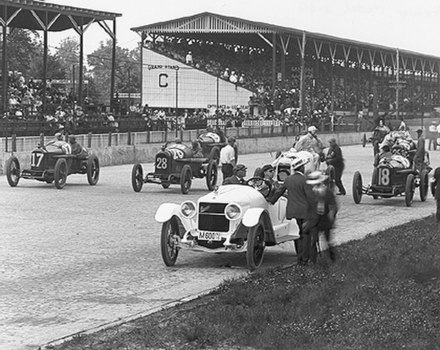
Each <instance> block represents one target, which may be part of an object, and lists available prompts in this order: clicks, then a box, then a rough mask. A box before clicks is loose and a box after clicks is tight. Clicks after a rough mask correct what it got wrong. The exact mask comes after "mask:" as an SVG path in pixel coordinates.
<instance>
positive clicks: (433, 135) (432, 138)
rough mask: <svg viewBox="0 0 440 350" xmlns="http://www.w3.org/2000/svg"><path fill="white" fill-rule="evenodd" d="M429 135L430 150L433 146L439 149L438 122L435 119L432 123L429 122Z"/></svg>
mask: <svg viewBox="0 0 440 350" xmlns="http://www.w3.org/2000/svg"><path fill="white" fill-rule="evenodd" d="M428 137H429V143H428V150H429V151H430V150H431V146H432V147H433V149H434V151H435V150H436V149H437V122H436V121H435V120H433V121H431V123H430V124H429V127H428Z"/></svg>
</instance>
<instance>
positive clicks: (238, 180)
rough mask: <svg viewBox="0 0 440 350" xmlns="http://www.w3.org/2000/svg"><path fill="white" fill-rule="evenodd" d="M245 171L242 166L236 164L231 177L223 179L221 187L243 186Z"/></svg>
mask: <svg viewBox="0 0 440 350" xmlns="http://www.w3.org/2000/svg"><path fill="white" fill-rule="evenodd" d="M246 170H247V168H246V166H245V165H244V164H237V165H236V166H234V168H233V170H232V172H233V175H232V176H229V177H227V178H226V179H224V180H223V183H222V185H239V184H244V183H245V182H246V180H245V179H244V177H245V176H246Z"/></svg>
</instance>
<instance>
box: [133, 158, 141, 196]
mask: <svg viewBox="0 0 440 350" xmlns="http://www.w3.org/2000/svg"><path fill="white" fill-rule="evenodd" d="M143 184H144V172H143V170H142V165H140V164H135V165H133V168H132V169H131V186H132V187H133V190H134V191H135V192H140V191H141V189H142V185H143Z"/></svg>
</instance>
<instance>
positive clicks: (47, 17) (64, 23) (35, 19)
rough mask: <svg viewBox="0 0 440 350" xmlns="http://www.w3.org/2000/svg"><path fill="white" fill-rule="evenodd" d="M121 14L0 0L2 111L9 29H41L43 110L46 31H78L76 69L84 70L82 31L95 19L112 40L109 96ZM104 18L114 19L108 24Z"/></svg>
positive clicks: (5, 96)
mask: <svg viewBox="0 0 440 350" xmlns="http://www.w3.org/2000/svg"><path fill="white" fill-rule="evenodd" d="M120 16H122V15H121V14H119V13H112V12H104V11H99V10H91V9H85V8H78V7H71V6H62V5H57V4H52V3H46V2H40V1H33V0H0V24H1V28H2V40H1V41H2V54H1V58H2V64H1V67H2V79H1V80H2V82H1V98H2V101H1V103H0V108H1V109H2V112H5V111H7V110H8V64H7V61H8V48H7V33H8V29H12V28H21V29H29V30H35V31H43V33H44V39H43V45H44V56H43V70H44V76H43V77H41V79H42V81H43V111H44V110H45V102H46V98H45V93H46V78H47V50H48V32H60V31H64V30H68V29H74V30H75V31H76V33H77V34H78V35H79V39H80V40H79V42H80V49H79V51H80V59H79V71H80V72H83V60H84V34H85V32H86V30H87V29H88V28H89V26H90V25H92V24H93V23H98V25H100V26H101V27H102V28H103V29H104V31H105V32H106V33H107V34H108V35H109V36H110V37H111V39H112V40H113V53H112V71H111V72H110V74H111V88H110V90H111V96H113V90H114V81H115V78H114V75H115V73H114V72H115V52H116V18H117V17H120ZM107 21H111V22H112V23H113V25H112V27H111V26H109V24H108V23H107ZM79 77H80V78H79V86H78V88H79V93H78V97H79V101H82V85H83V76H82V74H80V75H79Z"/></svg>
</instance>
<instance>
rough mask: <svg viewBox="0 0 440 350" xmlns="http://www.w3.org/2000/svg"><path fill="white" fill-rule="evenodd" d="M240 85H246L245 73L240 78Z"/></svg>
mask: <svg viewBox="0 0 440 350" xmlns="http://www.w3.org/2000/svg"><path fill="white" fill-rule="evenodd" d="M238 83H239V84H240V85H244V83H245V81H244V73H241V75H240V78H239V79H238Z"/></svg>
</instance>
